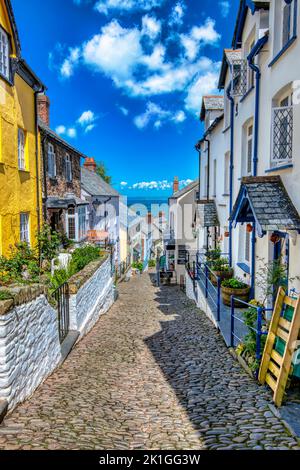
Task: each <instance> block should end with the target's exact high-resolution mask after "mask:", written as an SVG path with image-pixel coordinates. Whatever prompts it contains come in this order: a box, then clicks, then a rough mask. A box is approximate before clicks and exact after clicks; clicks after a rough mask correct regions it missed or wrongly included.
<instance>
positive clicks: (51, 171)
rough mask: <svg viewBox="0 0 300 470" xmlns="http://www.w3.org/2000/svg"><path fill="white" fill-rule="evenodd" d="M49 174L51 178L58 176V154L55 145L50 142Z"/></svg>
mask: <svg viewBox="0 0 300 470" xmlns="http://www.w3.org/2000/svg"><path fill="white" fill-rule="evenodd" d="M48 175H49V177H50V178H56V155H55V151H54V145H53V144H50V143H48Z"/></svg>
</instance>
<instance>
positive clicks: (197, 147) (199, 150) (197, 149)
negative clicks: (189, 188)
mask: <svg viewBox="0 0 300 470" xmlns="http://www.w3.org/2000/svg"><path fill="white" fill-rule="evenodd" d="M195 149H196V152H198V155H199V178H198V195H199V199H200V188H201V184H200V179H201V145H200V142H198V144H196V145H195Z"/></svg>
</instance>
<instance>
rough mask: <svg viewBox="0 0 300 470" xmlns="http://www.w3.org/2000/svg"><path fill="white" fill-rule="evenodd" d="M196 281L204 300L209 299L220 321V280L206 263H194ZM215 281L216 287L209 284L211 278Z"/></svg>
mask: <svg viewBox="0 0 300 470" xmlns="http://www.w3.org/2000/svg"><path fill="white" fill-rule="evenodd" d="M196 268H197V269H196V280H197V281H198V282H199V284H200V285H202V287H203V289H204V291H205V298H206V299H208V298H210V299H211V301H212V303H213V305H214V306H215V308H216V309H217V318H216V320H217V321H218V322H220V321H221V279H220V278H219V277H218V276H216V275H215V273H214V272H213V271H212V270H211V268H210V267H209V265H208V263H207V262H205V263H203V262H197V263H196ZM212 277H213V278H214V279H215V280H216V286H215V285H214V284H213V283H212V282H211V278H212Z"/></svg>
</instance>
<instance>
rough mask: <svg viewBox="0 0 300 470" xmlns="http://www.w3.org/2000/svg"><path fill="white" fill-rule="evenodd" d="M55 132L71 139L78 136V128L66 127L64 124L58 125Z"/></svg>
mask: <svg viewBox="0 0 300 470" xmlns="http://www.w3.org/2000/svg"><path fill="white" fill-rule="evenodd" d="M55 132H56V133H57V134H58V135H61V136H66V137H70V139H75V137H77V130H76V129H75V128H74V127H66V126H63V125H60V126H57V128H56V129H55Z"/></svg>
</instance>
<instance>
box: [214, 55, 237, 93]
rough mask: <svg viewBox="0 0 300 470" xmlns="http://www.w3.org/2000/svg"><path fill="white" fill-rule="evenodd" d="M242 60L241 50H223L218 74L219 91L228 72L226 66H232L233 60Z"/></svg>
mask: <svg viewBox="0 0 300 470" xmlns="http://www.w3.org/2000/svg"><path fill="white" fill-rule="evenodd" d="M241 59H242V50H241V49H224V53H223V60H222V67H221V72H220V78H219V84H218V88H219V90H221V89H223V88H224V86H225V80H226V73H227V70H228V65H230V64H232V63H233V61H235V60H241Z"/></svg>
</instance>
